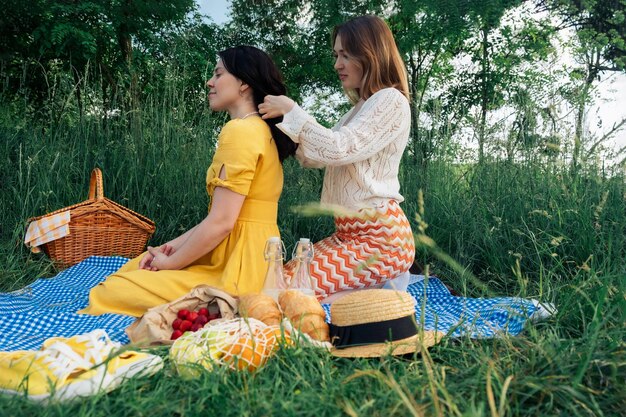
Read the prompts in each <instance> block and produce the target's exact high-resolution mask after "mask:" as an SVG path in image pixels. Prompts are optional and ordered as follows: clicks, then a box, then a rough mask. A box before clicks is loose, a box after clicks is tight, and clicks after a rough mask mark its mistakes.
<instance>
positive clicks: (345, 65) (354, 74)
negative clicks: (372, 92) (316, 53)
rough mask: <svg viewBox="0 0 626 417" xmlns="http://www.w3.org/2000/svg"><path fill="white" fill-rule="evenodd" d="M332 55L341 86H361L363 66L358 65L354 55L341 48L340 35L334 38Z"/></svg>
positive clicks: (353, 87) (349, 87)
mask: <svg viewBox="0 0 626 417" xmlns="http://www.w3.org/2000/svg"><path fill="white" fill-rule="evenodd" d="M333 55H334V56H335V70H336V71H337V74H338V75H339V79H340V80H341V85H342V86H343V88H346V89H357V88H361V85H362V82H363V68H361V65H359V62H358V61H357V59H356V57H354V56H352V55H350V54H348V52H346V51H345V50H344V49H343V45H342V44H341V36H337V37H336V38H335V46H334V48H333Z"/></svg>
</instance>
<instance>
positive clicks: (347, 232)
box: [285, 200, 415, 298]
mask: <svg viewBox="0 0 626 417" xmlns="http://www.w3.org/2000/svg"><path fill="white" fill-rule="evenodd" d="M335 228H336V231H335V233H333V234H332V235H331V236H329V237H327V238H326V239H324V240H321V241H319V242H317V243H316V244H315V245H314V251H315V254H314V257H313V261H312V264H311V277H312V278H313V285H314V290H315V293H316V295H317V297H318V298H324V297H326V296H328V295H330V294H333V293H336V292H338V291H343V290H348V289H362V288H367V287H373V286H380V285H383V284H384V283H385V282H386V281H388V280H390V279H393V278H395V277H397V276H398V275H400V274H402V273H403V272H406V271H408V269H409V267H410V266H411V265H412V264H413V260H414V258H415V242H414V240H413V232H412V231H411V226H410V224H409V221H408V220H407V218H406V216H405V215H404V212H403V211H402V209H401V208H400V205H399V204H398V203H397V202H396V201H394V200H390V201H388V202H387V203H385V204H384V205H383V206H382V207H380V208H372V209H369V208H368V209H363V210H360V211H359V213H358V215H356V216H350V217H335ZM294 268H295V262H294V261H290V262H288V263H287V264H286V265H285V275H286V276H287V277H291V275H292V274H293V272H294Z"/></svg>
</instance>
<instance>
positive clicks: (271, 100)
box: [259, 96, 296, 119]
mask: <svg viewBox="0 0 626 417" xmlns="http://www.w3.org/2000/svg"><path fill="white" fill-rule="evenodd" d="M295 104H296V103H295V101H293V100H292V99H290V98H289V97H287V96H265V99H264V100H263V103H261V104H259V113H261V117H262V118H263V119H273V118H275V117H280V116H284V115H285V114H287V113H289V112H290V111H291V109H293V106H294V105H295Z"/></svg>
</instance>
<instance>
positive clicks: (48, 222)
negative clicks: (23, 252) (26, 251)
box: [24, 210, 70, 253]
mask: <svg viewBox="0 0 626 417" xmlns="http://www.w3.org/2000/svg"><path fill="white" fill-rule="evenodd" d="M69 223H70V211H69V210H68V211H63V212H61V213H58V214H54V215H52V216H46V217H43V218H41V219H39V220H35V221H32V222H31V223H30V224H29V225H28V230H27V231H26V237H25V238H24V243H25V244H26V246H29V247H30V250H31V252H33V253H39V252H41V249H39V246H40V245H43V244H44V243H48V242H51V241H53V240H56V239H60V238H62V237H64V236H67V235H69V234H70V226H69Z"/></svg>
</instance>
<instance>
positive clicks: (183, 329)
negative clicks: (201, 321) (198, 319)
mask: <svg viewBox="0 0 626 417" xmlns="http://www.w3.org/2000/svg"><path fill="white" fill-rule="evenodd" d="M191 326H192V323H191V322H190V321H189V320H183V321H182V323H180V327H179V328H178V330H180V331H181V332H183V333H185V332H186V331H187V330H189V329H191Z"/></svg>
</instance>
